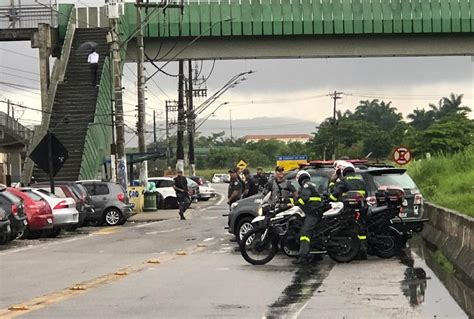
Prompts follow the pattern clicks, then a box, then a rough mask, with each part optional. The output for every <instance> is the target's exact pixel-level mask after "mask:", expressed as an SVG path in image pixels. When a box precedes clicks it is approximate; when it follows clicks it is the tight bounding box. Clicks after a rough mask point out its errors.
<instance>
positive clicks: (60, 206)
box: [54, 200, 69, 209]
mask: <svg viewBox="0 0 474 319" xmlns="http://www.w3.org/2000/svg"><path fill="white" fill-rule="evenodd" d="M63 208H69V205H68V203H67V202H66V201H65V200H62V201H60V202H59V203H57V204H56V206H54V209H63Z"/></svg>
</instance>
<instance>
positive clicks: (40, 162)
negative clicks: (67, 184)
mask: <svg viewBox="0 0 474 319" xmlns="http://www.w3.org/2000/svg"><path fill="white" fill-rule="evenodd" d="M29 157H30V158H31V159H32V160H33V162H35V164H36V165H37V166H38V167H39V168H41V169H42V170H43V171H44V172H45V173H46V174H48V175H49V176H50V180H51V182H52V184H51V188H52V190H53V189H54V187H53V183H54V179H53V177H54V176H56V174H57V173H58V172H59V170H60V169H61V168H62V167H63V165H64V163H65V162H66V160H67V159H68V158H69V153H68V150H67V149H66V147H64V145H63V144H62V143H61V142H60V141H59V140H58V139H57V138H56V136H55V135H54V134H53V133H48V134H46V135H45V136H44V137H43V139H42V140H41V142H39V144H38V145H37V146H36V148H35V149H34V150H33V152H31V154H30V155H29ZM52 179H53V180H52Z"/></svg>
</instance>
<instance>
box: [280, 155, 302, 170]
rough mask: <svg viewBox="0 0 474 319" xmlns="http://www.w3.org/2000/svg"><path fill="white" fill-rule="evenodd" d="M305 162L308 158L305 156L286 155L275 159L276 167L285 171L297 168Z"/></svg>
mask: <svg viewBox="0 0 474 319" xmlns="http://www.w3.org/2000/svg"><path fill="white" fill-rule="evenodd" d="M307 162H308V156H306V155H286V156H278V157H277V165H278V166H281V167H283V169H284V170H285V171H290V170H292V169H295V168H299V167H300V164H303V163H307Z"/></svg>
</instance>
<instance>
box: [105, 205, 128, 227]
mask: <svg viewBox="0 0 474 319" xmlns="http://www.w3.org/2000/svg"><path fill="white" fill-rule="evenodd" d="M104 219H105V223H106V224H107V225H109V226H116V225H119V223H120V222H121V221H122V219H123V218H122V213H121V212H120V211H119V210H118V209H115V208H111V209H109V210H107V211H106V212H105V215H104Z"/></svg>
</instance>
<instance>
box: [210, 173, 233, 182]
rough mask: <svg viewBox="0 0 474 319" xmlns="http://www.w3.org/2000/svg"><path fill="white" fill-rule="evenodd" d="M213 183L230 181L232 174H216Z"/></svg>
mask: <svg viewBox="0 0 474 319" xmlns="http://www.w3.org/2000/svg"><path fill="white" fill-rule="evenodd" d="M212 182H213V183H230V175H229V174H214V176H213V177H212Z"/></svg>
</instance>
